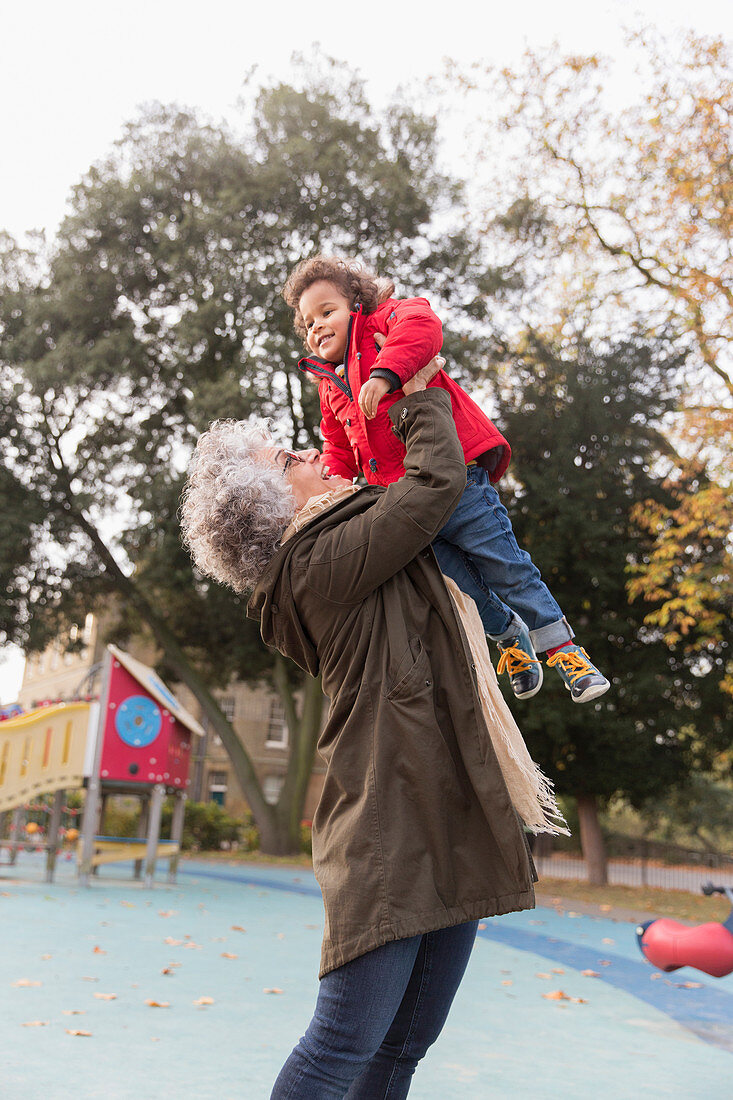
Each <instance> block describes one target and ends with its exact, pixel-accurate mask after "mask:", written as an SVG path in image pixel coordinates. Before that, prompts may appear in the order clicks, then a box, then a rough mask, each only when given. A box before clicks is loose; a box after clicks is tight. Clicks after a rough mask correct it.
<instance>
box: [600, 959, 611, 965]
mask: <svg viewBox="0 0 733 1100" xmlns="http://www.w3.org/2000/svg"><path fill="white" fill-rule="evenodd" d="M598 962H599V963H600V964H601V966H610V965H611V960H610V959H599V960H598Z"/></svg>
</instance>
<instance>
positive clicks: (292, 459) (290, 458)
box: [282, 451, 305, 477]
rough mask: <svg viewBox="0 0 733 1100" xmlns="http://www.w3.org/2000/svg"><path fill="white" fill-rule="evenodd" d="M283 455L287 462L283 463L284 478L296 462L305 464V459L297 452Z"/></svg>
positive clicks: (286, 452)
mask: <svg viewBox="0 0 733 1100" xmlns="http://www.w3.org/2000/svg"><path fill="white" fill-rule="evenodd" d="M282 453H283V454H284V455H285V461H284V462H283V477H285V475H286V474H287V472H288V470H289V469H290V467H291V466H292V465H293V463H294V462H305V459H304V458H301V457H300V455H299V454H296V453H295V451H283V452H282Z"/></svg>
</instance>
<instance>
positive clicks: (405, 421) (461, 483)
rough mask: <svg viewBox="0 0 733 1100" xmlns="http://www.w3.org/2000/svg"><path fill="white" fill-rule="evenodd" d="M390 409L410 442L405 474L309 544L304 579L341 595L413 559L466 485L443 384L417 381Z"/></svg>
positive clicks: (350, 598)
mask: <svg viewBox="0 0 733 1100" xmlns="http://www.w3.org/2000/svg"><path fill="white" fill-rule="evenodd" d="M415 384H416V386H418V387H419V386H421V385H422V386H424V384H425V383H424V380H422V379H421V380H416V383H415ZM389 415H390V418H391V420H392V423H393V425H394V430H395V432H396V434H397V435H399V436H400V438H401V439H402V440H403V442H404V443H405V446H406V448H407V453H406V455H405V460H404V461H405V474H404V476H403V477H401V478H400V480H399V481H395V482H393V483H392V484H391V485H390V486H388V488H387V489H386V490H385V492H384V493H382V494H381V495H379V496H378V497H377V498H376V499H375V502H374V504H373V505H372V506H371V507H370V508H368V509H366V511H364V512H363V513H362V514H361V515H358V516H354V517H352V518H351V519H349V520H345V521H344V522H343V523H342V524H340V525H339V526H337V527H333V528H330V529H329V530H326V531H324V532H322V534H321V535H320V536H319V537H318V538H317V539H316V541H315V543H314V544H313V546H312V547H310V548H309V551H308V561H307V567H306V575H305V580H306V584H307V585H308V586H309V587H310V588H311V589H313V590H314V591H315V592H317V593H318V594H319V596H321V597H322V598H323V599H327V600H331V601H333V602H335V603H339V604H354V603H358V602H359V601H360V600H363V599H364V598H365V596H367V595H368V594H369V593H370V592H372V591H374V589H375V588H378V587H379V585H381V584H383V583H384V581H386V580H387V579H388V578H389V577H391V576H393V575H394V574H395V573H397V572H398V571H399V570H400V569H402V568H403V567H404V566H405V565H407V564H408V563H409V562H410V561H412V559H413V558H414V557H415V556H416V555H417V554H418V553H420V551H421V550H424V549H425V547H426V546H428V545H429V544H430V543H431V542H432V540H433V539H434V538H435V536H436V534H437V533H438V531H439V530H440V529H441V527H442V526H443V525H444V524H445V522H446V520H447V519H448V517H449V516H450V514H451V512H452V511H453V509H454V508H455V506H456V504H457V503H458V501H459V499H460V496H461V493H462V492H463V490H464V488H465V485H466V466H465V461H464V457H463V449H462V447H461V445H460V443H459V441H458V436H457V434H456V428H455V424H454V422H453V415H452V409H451V402H450V397H449V395H448V394H447V393H446V392H445V391H444V390H441V389H438V388H437V387H432V388H430V389H427V390H423V391H421V390H419V389H418V390H417V392H414V393H413V394H411V395H409V396H406V397H405V398H403V399H402V400H401V401H396V402H395V403H394V405H392V407H391V408H390V410H389ZM365 491H366V490H365Z"/></svg>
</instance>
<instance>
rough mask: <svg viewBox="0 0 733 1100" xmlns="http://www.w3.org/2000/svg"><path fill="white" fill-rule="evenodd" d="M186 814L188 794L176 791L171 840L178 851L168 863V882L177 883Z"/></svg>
mask: <svg viewBox="0 0 733 1100" xmlns="http://www.w3.org/2000/svg"><path fill="white" fill-rule="evenodd" d="M185 813H186V792H185V791H176V801H175V804H174V806H173V820H172V821H171V840H172V841H173V843H174V844H177V845H178V851H177V852H174V853H173V855H172V856H171V858H170V861H169V863H168V881H169V882H175V881H176V875H177V873H178V861H179V859H180V858H181V841H182V840H183V818H184V815H185Z"/></svg>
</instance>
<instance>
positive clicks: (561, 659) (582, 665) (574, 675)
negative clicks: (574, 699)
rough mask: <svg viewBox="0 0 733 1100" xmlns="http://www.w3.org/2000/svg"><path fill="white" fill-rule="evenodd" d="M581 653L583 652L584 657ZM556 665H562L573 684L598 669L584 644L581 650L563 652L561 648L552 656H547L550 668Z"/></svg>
mask: <svg viewBox="0 0 733 1100" xmlns="http://www.w3.org/2000/svg"><path fill="white" fill-rule="evenodd" d="M581 653H582V654H583V656H582V657H581V655H580V654H581ZM555 665H560V668H561V669H562V670H563V672H565V673H567V676H568V679H569V680H570V682H571V683H573V684H574V683H575V681H576V680H579V679H580V677H581V676H587V675H588V673H593V672H595V671H596V668H595V666H594V665H592V664H591V662H590V658H589V657H588V654H587V653H586V652H585V650H584V649H583V648H582V646H580V647H579V652H573V653H563V651H562V650H561V649H558V651H557V653H553V655H552V657H548V658H547V667H548V668H554V667H555Z"/></svg>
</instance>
